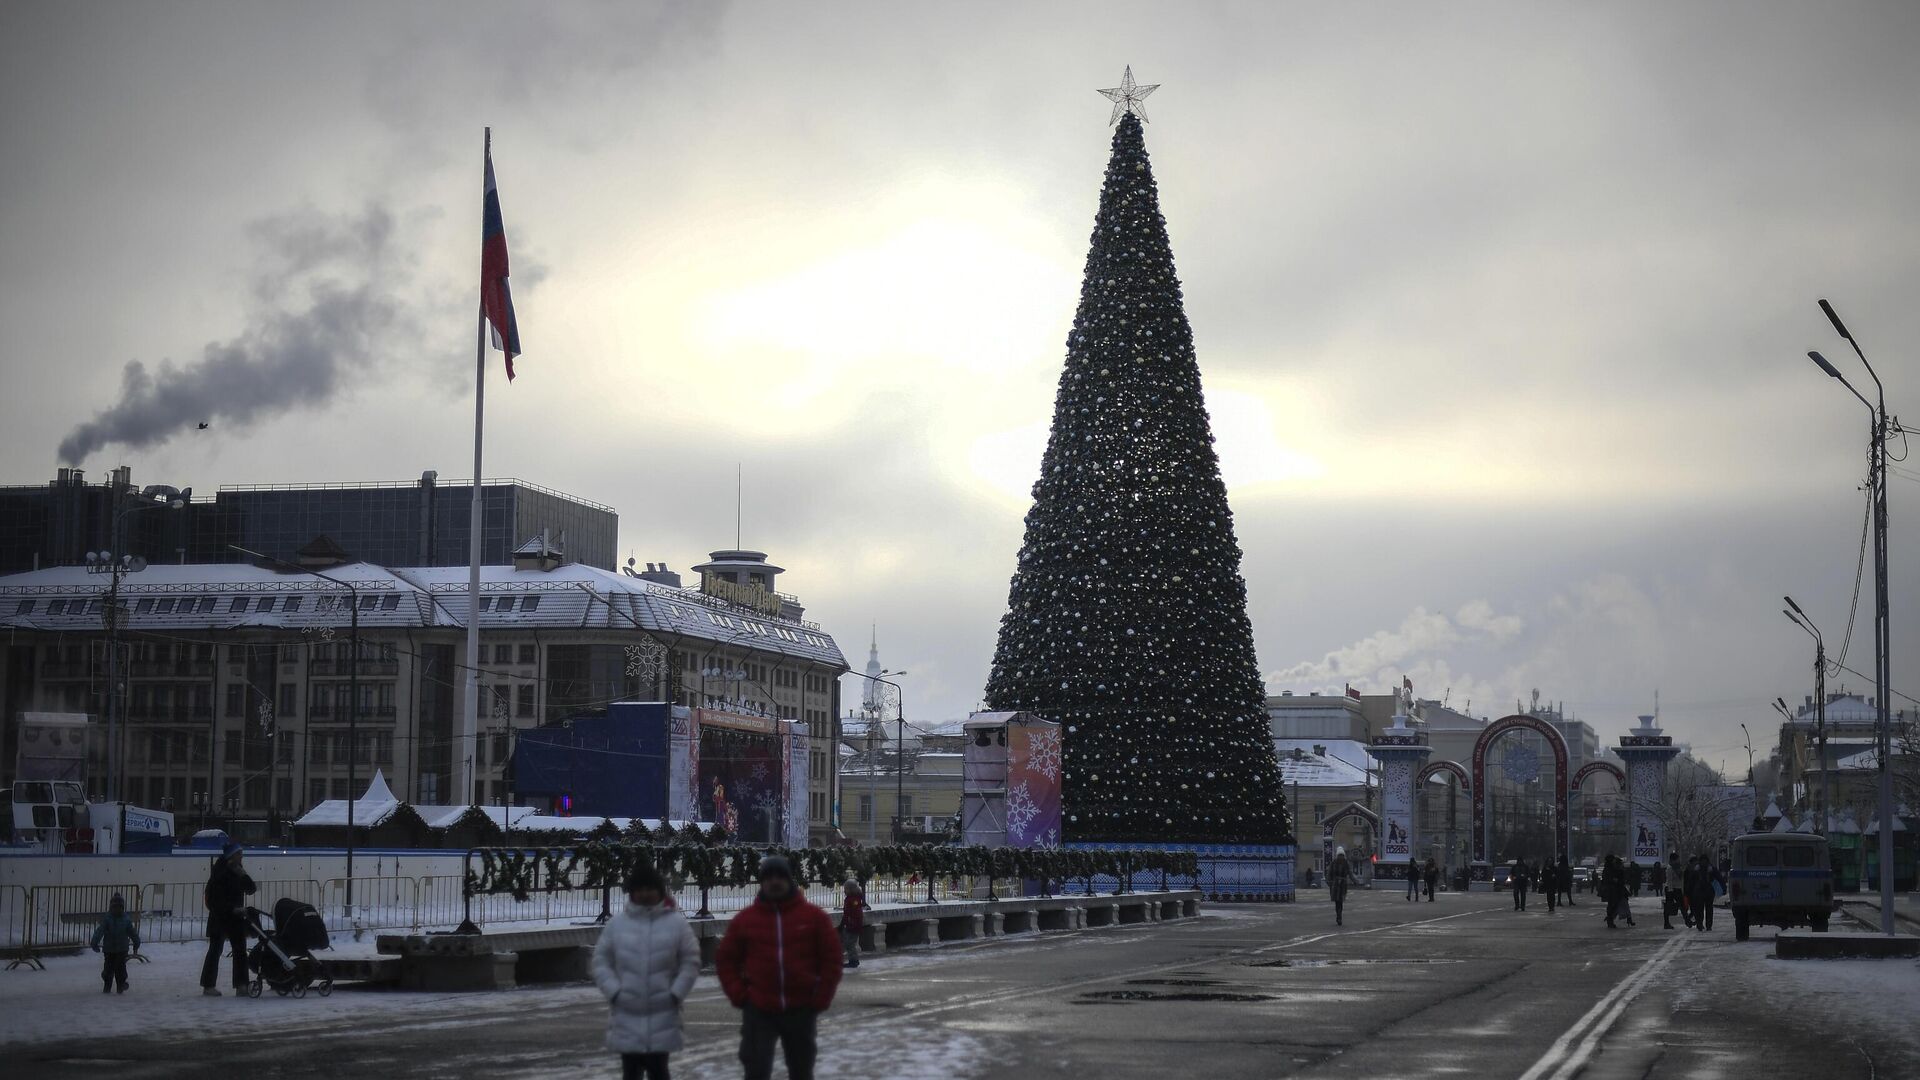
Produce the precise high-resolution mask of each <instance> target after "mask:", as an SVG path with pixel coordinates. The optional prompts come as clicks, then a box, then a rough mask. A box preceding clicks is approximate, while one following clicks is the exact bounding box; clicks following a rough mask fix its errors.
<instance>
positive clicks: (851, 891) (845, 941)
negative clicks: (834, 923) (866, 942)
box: [840, 878, 867, 968]
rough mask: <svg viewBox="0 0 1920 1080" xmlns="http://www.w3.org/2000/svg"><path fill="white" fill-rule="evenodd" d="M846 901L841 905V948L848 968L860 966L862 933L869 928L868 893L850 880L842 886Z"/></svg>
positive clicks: (857, 883)
mask: <svg viewBox="0 0 1920 1080" xmlns="http://www.w3.org/2000/svg"><path fill="white" fill-rule="evenodd" d="M842 887H843V888H844V889H845V891H846V899H845V900H844V901H842V902H841V904H840V948H841V950H842V951H843V952H845V953H846V955H847V960H846V966H847V967H850V968H857V967H859V966H860V931H862V930H864V929H866V927H867V891H866V890H865V889H863V888H861V887H860V883H859V882H857V881H855V880H853V879H852V878H848V879H847V880H846V882H845V883H844V885H843V886H842Z"/></svg>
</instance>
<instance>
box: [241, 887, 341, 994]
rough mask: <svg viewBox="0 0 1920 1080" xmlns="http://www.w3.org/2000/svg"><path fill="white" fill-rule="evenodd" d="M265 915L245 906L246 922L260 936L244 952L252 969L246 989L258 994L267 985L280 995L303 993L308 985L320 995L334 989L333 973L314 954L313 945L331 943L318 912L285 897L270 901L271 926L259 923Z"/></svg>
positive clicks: (317, 946) (249, 992) (250, 992)
mask: <svg viewBox="0 0 1920 1080" xmlns="http://www.w3.org/2000/svg"><path fill="white" fill-rule="evenodd" d="M265 915H266V913H265V912H263V911H261V910H260V909H259V908H248V909H247V925H248V927H249V928H250V929H252V931H253V932H254V933H255V934H257V935H259V938H260V943H259V944H257V945H255V946H254V947H253V951H252V952H249V953H248V954H247V966H248V967H249V968H251V969H252V971H253V981H252V982H251V983H249V984H248V985H247V993H248V994H250V995H251V996H253V997H259V996H260V991H261V990H263V989H265V988H266V987H269V986H270V987H272V988H273V992H274V993H276V994H279V995H280V996H281V997H286V996H287V995H288V994H292V995H293V996H294V997H306V996H307V990H308V988H312V989H314V990H317V991H319V992H320V996H321V997H326V996H327V995H328V994H331V993H333V977H332V976H331V975H328V974H327V968H326V965H325V964H323V963H321V962H320V961H319V960H316V959H314V955H313V950H315V949H325V948H328V947H330V943H329V942H328V940H327V924H326V923H325V922H324V921H322V920H321V918H320V913H319V912H318V911H315V910H314V909H313V905H311V904H303V903H301V902H300V901H298V900H295V899H293V898H292V897H287V898H284V899H282V900H281V901H280V902H279V903H276V904H274V905H273V929H272V930H267V929H266V928H265V927H263V926H262V925H261V922H260V920H261V919H262V918H263V917H265Z"/></svg>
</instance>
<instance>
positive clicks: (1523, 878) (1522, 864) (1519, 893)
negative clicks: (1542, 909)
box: [1507, 859, 1533, 911]
mask: <svg viewBox="0 0 1920 1080" xmlns="http://www.w3.org/2000/svg"><path fill="white" fill-rule="evenodd" d="M1532 871H1533V868H1532V867H1530V866H1528V865H1527V860H1525V859H1515V860H1513V872H1512V873H1511V874H1509V875H1508V876H1507V884H1508V885H1510V886H1512V887H1513V910H1515V911H1525V910H1527V877H1528V875H1529V874H1531V873H1532Z"/></svg>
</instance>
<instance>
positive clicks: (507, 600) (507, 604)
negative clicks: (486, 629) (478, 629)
mask: <svg viewBox="0 0 1920 1080" xmlns="http://www.w3.org/2000/svg"><path fill="white" fill-rule="evenodd" d="M493 610H494V611H496V612H499V611H512V610H513V597H511V596H502V597H500V598H499V599H498V600H495V601H494V602H493Z"/></svg>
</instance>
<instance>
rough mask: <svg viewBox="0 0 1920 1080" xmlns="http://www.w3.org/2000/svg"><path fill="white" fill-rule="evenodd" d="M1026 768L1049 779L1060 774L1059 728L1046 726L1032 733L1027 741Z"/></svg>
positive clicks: (1055, 777) (1056, 777)
mask: <svg viewBox="0 0 1920 1080" xmlns="http://www.w3.org/2000/svg"><path fill="white" fill-rule="evenodd" d="M1027 769H1028V771H1030V772H1034V773H1038V774H1039V775H1041V776H1044V777H1046V778H1047V779H1049V780H1056V779H1058V778H1059V776H1060V729H1059V728H1057V727H1056V728H1046V729H1044V730H1041V731H1036V732H1034V733H1033V737H1032V738H1031V740H1030V741H1028V743H1027Z"/></svg>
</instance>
